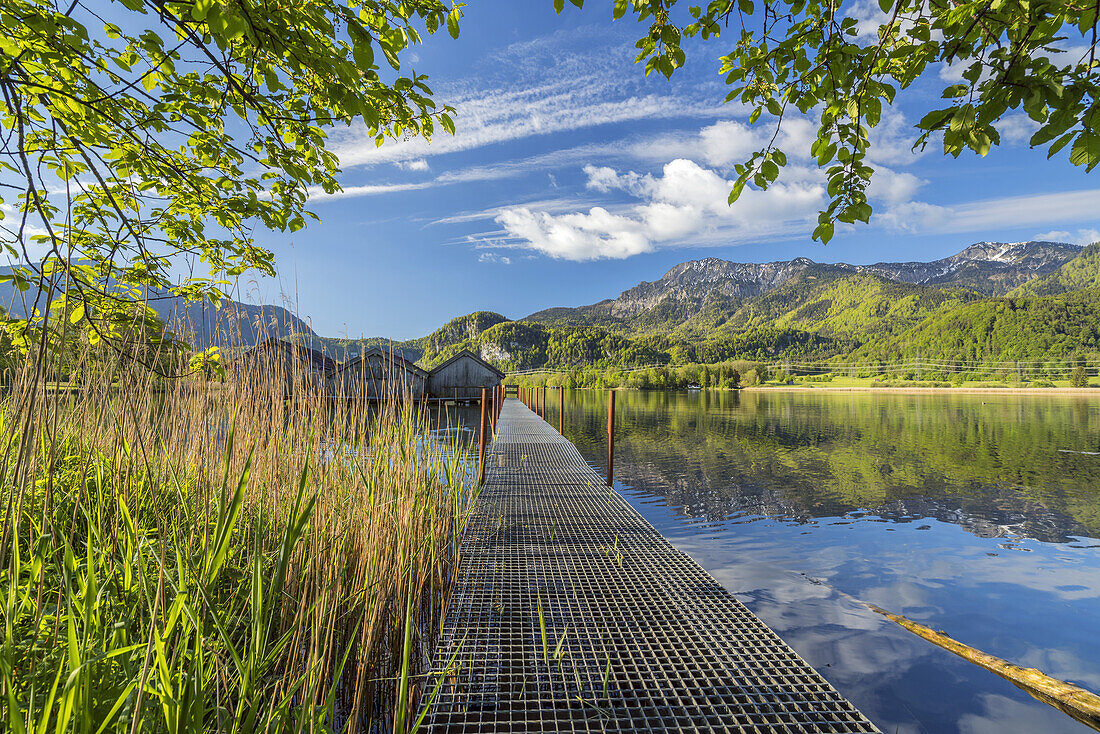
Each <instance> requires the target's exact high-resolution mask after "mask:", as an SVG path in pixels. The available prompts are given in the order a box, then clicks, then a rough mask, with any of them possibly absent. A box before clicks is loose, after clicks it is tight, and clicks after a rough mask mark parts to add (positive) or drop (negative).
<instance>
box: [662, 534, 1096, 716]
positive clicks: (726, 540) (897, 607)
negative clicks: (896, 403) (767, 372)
mask: <svg viewBox="0 0 1100 734" xmlns="http://www.w3.org/2000/svg"><path fill="white" fill-rule="evenodd" d="M955 530H956V531H958V529H955ZM960 532H961V531H960ZM670 539H671V540H672V542H673V544H674V545H675V546H676V547H677V548H679V549H680V550H682V551H684V552H685V553H688V554H689V555H691V556H692V557H693V558H695V559H696V560H697V561H698V562H699V563H700V564H701V565H702V566H703V567H704V568H706V569H707V571H708V572H709V573H711V574H712V575H713V576H714V577H715V578H716V579H717V580H718V581H719V583H721V584H722V585H723V586H724V587H725V588H727V589H729V590H730V591H731V592H732V593H734V594H735V595H736V596H737V597H738V598H739V599H740V600H741V601H742V602H744V603H745V604H746V605H747V606H748V607H749V608H750V609H752V611H753V612H754V613H755V614H756V615H757V616H759V617H760V618H761V619H762V620H763V621H764V622H765V623H766V624H767V625H768V626H769V627H771V629H773V630H774V631H775V632H776V633H777V634H779V635H780V636H781V637H782V638H783V640H784V641H785V642H787V644H789V645H790V646H791V647H792V648H794V649H795V651H797V652H798V654H799V655H801V656H802V657H803V658H804V659H805V660H806V661H807V662H808V663H810V665H812V666H814V668H816V669H817V670H818V671H819V672H820V673H821V674H822V675H824V676H825V678H826V679H828V680H829V681H830V682H831V683H832V684H833V685H835V686H837V688H838V689H839V690H840V691H841V692H843V694H844V695H845V697H847V698H848V699H849V700H851V701H852V702H853V703H854V704H855V705H856V706H857V707H858V708H859V709H860V710H861V711H863V713H864V714H866V715H867V716H869V717H870V718H871V719H872V720H873V721H874V722H875V723H876V724H877V725H878V726H879V727H880V728H882V730H883V731H889V732H895V731H896V732H912V733H913V734H916V733H917V732H937V734H939V733H948V732H960V733H961V732H975V733H978V732H994V731H995V732H996V733H997V734H1031V733H1032V732H1074V731H1078V730H1079V728H1080V727H1079V725H1078V724H1077V723H1076V722H1074V721H1073V720H1072V719H1069V718H1068V717H1066V716H1064V715H1063V714H1061V713H1060V712H1058V711H1056V710H1054V709H1052V708H1049V707H1047V706H1046V705H1044V704H1041V703H1039V702H1037V701H1034V700H1033V699H1031V698H1030V697H1028V696H1027V694H1025V693H1023V692H1022V691H1018V689H1016V688H1014V687H1013V686H1012V685H1011V684H1010V683H1008V682H1007V681H1004V680H1002V679H1000V678H999V677H997V676H995V675H994V674H992V673H989V672H987V671H985V670H982V669H980V668H978V667H977V666H975V665H973V664H971V663H969V662H967V661H965V660H963V659H961V658H959V657H956V656H955V655H953V654H951V653H949V652H947V651H945V650H941V649H939V648H937V647H936V646H935V645H932V644H931V643H929V642H927V641H925V640H923V639H921V638H919V637H916V636H915V635H913V634H911V633H910V632H908V631H906V630H904V629H902V628H901V627H899V626H897V625H896V624H894V623H892V622H889V621H887V620H885V619H884V618H882V617H881V616H879V615H878V614H876V613H874V612H872V611H871V610H869V609H867V608H866V607H865V606H863V605H862V604H860V603H859V602H858V601H856V600H855V599H853V598H852V597H849V596H848V595H846V594H844V593H841V592H838V591H837V590H835V589H833V588H832V587H831V586H829V585H828V581H822V580H818V579H815V578H813V577H810V576H805V575H802V574H800V573H795V572H792V571H789V570H786V569H784V568H783V567H782V566H781V565H777V564H774V563H767V562H763V561H760V560H754V559H753V557H754V556H757V557H767V556H768V555H772V556H774V555H776V554H775V548H774V546H775V544H776V543H778V542H779V539H777V538H773V547H772V553H770V554H769V553H767V548H766V544H765V543H763V542H762V540H761V539H759V538H757V539H753V540H752V541H751V542H740V541H733V540H732V539H731V538H730V536H728V535H722V536H714V535H710V534H708V535H706V536H698V535H689V536H674V537H671V538H670ZM731 546H733V547H735V548H736V550H731ZM749 546H756V548H757V550H758V551H759V553H758V554H754V553H750V552H747V551H746V550H745V549H746V547H749ZM786 551H787V552H788V553H797V550H796V549H791V548H789V547H788V548H786ZM847 552H848V553H849V554H850V553H851V549H850V548H849V549H848V551H847ZM970 555H972V556H973V560H980V559H984V558H986V556H984V554H982V553H978V552H976V551H975V552H974V553H972V554H970ZM902 559H906V562H904V563H903V562H902ZM799 560H801V561H802V562H803V563H804V564H806V566H807V567H809V566H811V565H812V567H813V569H814V573H816V574H818V575H819V576H821V577H825V578H826V579H827V578H831V577H834V576H835V575H837V574H839V575H840V576H841V577H844V576H845V574H848V573H852V572H853V568H851V567H852V566H853V565H857V566H858V567H859V568H864V567H866V568H865V569H864V573H862V574H860V573H856V574H855V578H859V577H860V576H862V577H863V579H864V581H868V580H878V577H877V574H881V573H882V572H883V571H884V570H890V569H893V570H897V571H898V573H899V575H898V576H896V577H892V578H894V581H893V582H892V583H886V584H882V583H880V584H876V585H873V586H868V587H867V588H866V589H865V590H864V591H861V592H860V596H861V597H862V598H863V599H864V600H865V601H869V602H872V603H875V604H878V605H879V606H882V607H885V608H888V609H891V610H894V611H901V610H903V609H904V610H905V611H906V612H907V613H908V614H909V615H911V616H913V617H914V618H919V617H924V618H931V619H935V618H936V617H944V616H949V612H947V611H945V608H947V609H950V608H951V605H950V604H946V603H945V599H944V598H943V596H942V595H943V594H954V593H955V592H956V591H957V584H958V579H957V578H955V577H956V576H958V575H959V574H960V573H961V571H960V566H959V565H958V564H956V563H949V562H946V561H942V560H941V561H935V562H926V561H924V560H922V558H921V557H920V556H919V555H917V556H914V555H913V554H911V553H909V554H907V553H906V552H905V549H904V548H899V549H898V550H897V552H896V553H895V554H894V556H893V557H890V558H885V559H884V558H881V557H871V558H862V559H859V562H858V564H854V563H853V561H852V559H851V558H850V557H849V558H845V554H844V553H843V552H840V551H839V550H838V549H833V548H828V549H823V552H822V553H821V554H817V553H814V554H812V555H807V556H803V557H801V558H800V559H799ZM995 560H997V559H995ZM788 563H793V559H792V558H790V557H787V558H785V559H784V560H783V565H787V564H788ZM879 564H882V565H881V566H880V565H879ZM997 565H1003V566H1004V567H1005V570H1006V573H1007V572H1010V571H1011V569H1012V568H1013V564H1012V562H1010V561H1009V560H1007V559H1005V560H997ZM871 568H875V569H876V572H875V573H876V576H872V575H871V571H870V570H869V569H871ZM1051 570H1052V569H1050V568H1049V567H1047V566H1044V565H1043V564H1039V567H1037V568H1036V570H1035V573H1049V572H1050V571H1051ZM922 573H927V574H928V575H929V577H930V580H929V581H927V583H926V581H925V580H924V579H923V578H922V577H921V574H922ZM901 574H912V575H910V576H908V577H906V576H905V575H901ZM1056 575H1057V574H1056ZM983 583H988V580H987V579H986V578H985V577H984V576H983V577H982V578H980V579H975V580H974V581H973V584H974V585H980V584H983ZM998 583H1007V582H1006V581H998ZM971 593H973V592H971ZM935 602H939V603H938V604H937V603H935ZM959 603H960V604H961V605H962V606H963V607H964V608H966V609H967V610H968V611H969V610H970V607H969V606H968V603H967V601H966V600H965V599H963V600H960V601H959ZM954 611H955V613H958V610H954ZM997 614H998V612H997V609H996V608H995V607H990V608H988V609H985V610H981V616H982V617H983V618H985V617H986V616H987V615H991V616H992V617H996V616H997ZM949 631H950V630H949ZM964 641H968V640H964ZM1021 644H1026V643H1021ZM1028 651H1029V652H1028V654H1026V655H1022V656H1021V657H1020V658H1019V659H1018V660H1015V661H1014V662H1019V663H1021V664H1024V665H1028V666H1034V667H1038V668H1040V669H1041V670H1044V671H1046V672H1048V673H1049V674H1051V675H1055V676H1056V677H1062V678H1066V679H1071V680H1075V681H1077V682H1080V683H1082V684H1085V685H1090V686H1093V687H1100V673H1098V674H1088V673H1086V674H1084V675H1082V671H1086V670H1088V669H1089V668H1095V666H1094V665H1093V664H1092V663H1091V662H1090V661H1089V660H1087V659H1084V658H1082V657H1081V656H1078V655H1076V654H1074V653H1072V652H1068V651H1066V650H1063V649H1055V650H1042V649H1038V648H1034V647H1029V648H1028ZM1006 711H1011V712H1013V713H1012V714H1011V715H1006V714H1005V713H1004V712H1006Z"/></svg>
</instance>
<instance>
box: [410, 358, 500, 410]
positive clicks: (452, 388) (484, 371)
mask: <svg viewBox="0 0 1100 734" xmlns="http://www.w3.org/2000/svg"><path fill="white" fill-rule="evenodd" d="M503 380H504V373H503V372H501V371H500V370H498V369H497V368H496V367H494V366H493V365H491V364H489V363H488V362H486V361H485V360H483V359H482V358H481V357H478V356H477V355H476V354H474V353H473V352H471V351H469V350H465V349H464V350H462V351H461V352H459V353H458V354H456V355H455V356H453V357H451V358H450V359H448V360H447V361H446V362H444V363H442V364H440V365H437V366H436V367H434V368H432V371H431V372H430V373H429V375H428V393H429V394H430V395H431V396H432V397H434V398H440V399H448V398H449V399H456V400H471V399H475V398H476V399H480V398H481V391H482V389H485V388H488V389H492V388H494V387H497V386H498V385H500V383H501V382H502V381H503Z"/></svg>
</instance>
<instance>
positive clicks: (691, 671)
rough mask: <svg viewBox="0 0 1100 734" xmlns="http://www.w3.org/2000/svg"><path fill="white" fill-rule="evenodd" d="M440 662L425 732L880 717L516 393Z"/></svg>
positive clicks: (740, 727) (495, 448)
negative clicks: (677, 542)
mask: <svg viewBox="0 0 1100 734" xmlns="http://www.w3.org/2000/svg"><path fill="white" fill-rule="evenodd" d="M435 666H436V667H435V670H436V672H437V673H438V672H441V671H442V672H443V673H444V677H443V684H442V685H441V686H440V688H439V690H438V693H437V694H436V697H435V699H434V700H433V701H431V703H430V704H429V707H428V710H427V712H426V717H425V719H424V724H425V726H426V728H427V729H428V730H429V731H448V732H496V731H525V732H550V731H554V732H558V731H578V732H588V731H611V732H615V731H670V730H674V731H683V732H703V731H708V732H709V731H723V732H758V733H768V734H772V733H777V732H838V733H847V732H874V731H877V729H875V727H874V726H873V725H872V724H871V723H870V722H869V721H867V719H865V718H864V717H863V716H862V715H861V714H860V713H859V711H857V710H856V709H855V707H854V706H852V704H851V703H849V702H848V701H847V700H845V699H844V698H843V697H842V696H841V695H840V694H839V693H838V692H837V691H836V690H835V689H834V688H833V687H832V686H830V685H829V684H828V683H827V682H826V681H825V680H824V679H823V678H822V677H821V676H820V675H819V674H818V673H817V672H816V671H814V670H813V669H812V668H811V667H810V666H809V665H807V664H806V662H804V661H803V660H802V659H801V658H799V657H798V655H797V654H796V653H795V652H794V651H793V650H792V649H791V648H789V647H788V646H787V645H786V644H785V643H784V642H783V641H782V640H780V639H779V637H778V636H776V634H775V633H774V632H772V631H771V630H770V629H768V627H766V626H765V625H764V623H763V622H761V621H760V620H759V619H757V618H756V616H754V615H753V614H752V612H750V611H749V610H748V609H747V608H746V607H745V606H744V605H742V604H741V603H740V602H738V601H737V600H736V599H734V598H733V596H732V595H730V594H729V592H727V591H726V590H725V589H724V588H722V586H721V585H719V584H718V582H717V581H715V580H714V579H713V578H712V577H711V576H710V575H708V574H707V573H706V572H705V571H703V569H702V568H700V567H699V566H698V565H697V564H696V563H695V562H694V561H692V560H691V559H690V558H689V557H687V556H686V555H684V554H683V553H681V552H679V551H677V550H676V549H675V548H673V547H672V545H671V544H670V543H669V542H668V541H667V540H665V539H664V537H663V536H662V535H661V534H660V533H658V532H657V530H656V529H655V528H654V527H653V526H652V525H650V524H649V523H648V522H646V520H645V519H643V518H642V516H641V515H639V514H638V513H637V512H636V511H635V510H634V509H633V508H631V507H630V505H628V504H627V503H626V501H625V500H624V499H623V498H622V497H621V496H620V495H619V494H618V493H617V492H615V491H613V490H612V489H611V488H609V487H607V486H605V484H604V480H603V478H602V477H601V476H600V475H599V474H597V473H596V472H595V471H594V470H593V469H592V468H591V467H589V466H588V465H587V464H586V463H585V461H584V459H583V458H581V455H580V453H579V452H578V451H577V449H576V447H574V446H573V444H571V443H570V442H568V441H567V440H566V439H565V438H563V437H562V436H561V435H560V434H559V433H558V432H557V431H555V430H554V429H553V428H551V427H550V426H549V425H548V424H547V423H546V422H545V421H543V420H542V419H540V418H539V417H538V416H536V415H535V414H534V413H532V412H531V411H530V410H528V409H527V408H526V407H525V406H524V405H523V404H522V403H521V402H520V401H518V400H514V399H508V400H507V401H506V402H505V404H504V406H503V409H502V414H501V418H500V422H499V425H498V427H497V432H496V437H495V439H494V441H493V444H492V447H491V453H490V455H489V457H488V460H487V468H486V481H485V486H484V488H483V489H482V492H481V495H480V497H479V499H478V502H477V505H476V507H475V508H474V512H473V515H472V517H471V518H470V521H469V524H468V525H467V527H466V530H465V533H464V535H463V538H462V557H461V561H460V566H459V573H458V579H457V583H456V587H455V590H454V594H453V596H452V598H451V601H450V604H449V606H448V608H447V614H446V618H445V622H444V628H443V634H442V637H441V641H440V645H439V649H438V651H437V654H436V660H435ZM430 687H431V686H429V688H430Z"/></svg>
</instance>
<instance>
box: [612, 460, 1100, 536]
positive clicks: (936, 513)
mask: <svg viewBox="0 0 1100 734" xmlns="http://www.w3.org/2000/svg"><path fill="white" fill-rule="evenodd" d="M617 478H618V480H619V481H621V482H623V483H624V484H626V485H627V486H629V487H631V488H633V489H635V490H637V491H639V492H642V493H644V494H648V495H652V496H659V497H663V498H664V499H665V500H666V502H667V503H668V505H669V506H671V507H674V508H675V509H676V511H677V512H678V513H680V514H682V515H684V516H685V517H689V518H692V519H697V520H701V521H706V522H718V521H722V520H729V519H731V518H735V517H743V516H760V517H771V518H777V519H782V520H790V521H792V522H797V523H811V522H814V520H816V519H817V518H823V517H851V518H857V519H863V518H867V517H870V518H877V519H882V520H885V521H888V522H893V523H909V522H913V521H916V520H922V519H927V518H933V519H936V520H939V521H940V522H945V523H951V524H952V525H958V526H960V527H962V528H963V529H964V530H966V531H967V532H969V533H972V534H973V535H976V536H978V537H979V538H1004V537H1026V538H1034V539H1036V540H1040V541H1043V542H1045V543H1066V542H1069V541H1071V540H1072V539H1073V537H1076V536H1082V535H1088V534H1089V531H1088V529H1087V528H1086V527H1085V526H1084V525H1082V524H1081V523H1079V522H1077V521H1076V520H1075V519H1074V518H1073V517H1071V516H1069V515H1067V514H1065V513H1063V512H1058V511H1055V510H1051V509H1049V508H1047V507H1045V506H1044V505H1042V504H1041V503H1038V502H1034V501H1030V500H1027V499H1026V498H1021V497H1020V496H1019V494H1018V493H1017V491H1016V489H1015V488H1010V487H991V488H990V494H988V495H986V496H985V498H984V499H985V500H986V502H987V503H988V504H985V505H984V506H975V505H976V503H974V502H973V501H970V502H964V501H963V499H962V498H960V497H957V496H944V497H939V498H930V497H907V498H899V499H894V500H890V501H889V502H886V503H885V504H882V505H880V506H878V507H863V508H861V507H854V506H851V505H845V504H843V503H839V502H836V501H831V500H821V501H815V502H812V503H809V504H803V503H799V502H798V501H796V500H792V499H791V498H789V497H786V496H784V495H783V493H782V492H781V491H779V490H774V489H769V488H768V487H766V486H763V485H761V484H757V483H752V482H727V483H725V484H723V485H720V486H711V485H710V484H709V483H708V482H707V479H706V477H705V475H702V474H701V473H697V474H695V475H694V476H686V475H683V474H680V473H677V472H675V471H673V470H666V471H662V469H661V468H659V467H657V466H654V465H648V464H637V463H634V462H632V463H631V465H630V466H629V467H624V468H622V469H621V470H620V471H619V477H617Z"/></svg>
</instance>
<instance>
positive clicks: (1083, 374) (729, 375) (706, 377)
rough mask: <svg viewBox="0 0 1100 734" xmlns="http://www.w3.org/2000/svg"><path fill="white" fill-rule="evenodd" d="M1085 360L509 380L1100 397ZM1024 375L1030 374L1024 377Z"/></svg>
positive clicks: (653, 370)
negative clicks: (1047, 364) (952, 368)
mask: <svg viewBox="0 0 1100 734" xmlns="http://www.w3.org/2000/svg"><path fill="white" fill-rule="evenodd" d="M1094 372H1096V370H1095V369H1094V368H1093V367H1092V366H1091V365H1090V366H1088V367H1087V368H1086V363H1084V362H1081V363H1080V364H1079V365H1077V366H1076V367H1072V368H1070V369H1064V368H1057V369H1049V370H1043V369H1042V367H1041V366H1036V365H1025V366H1023V368H1022V370H1021V371H1019V372H1017V371H1015V370H999V371H997V372H992V373H955V374H951V373H937V372H935V371H933V370H924V371H923V374H921V372H919V371H917V370H913V371H901V372H879V371H876V370H875V369H874V366H873V365H868V366H864V367H862V368H851V369H847V368H846V369H844V370H843V371H840V372H818V373H815V374H799V373H798V372H797V371H796V370H789V369H785V368H784V366H783V365H769V364H765V363H762V362H747V361H735V362H725V363H720V364H688V365H681V366H664V365H660V366H653V367H643V368H622V369H614V368H609V369H603V370H601V369H593V368H578V369H575V370H569V371H565V370H526V371H523V372H519V373H515V372H513V373H510V374H509V375H508V376H507V378H506V382H507V383H508V384H518V385H521V386H524V387H566V388H573V389H585V388H593V389H613V388H615V389H618V388H628V389H637V390H738V389H751V390H781V389H785V390H818V391H823V392H824V391H832V392H852V391H884V392H885V391H892V392H927V393H935V392H945V393H963V392H971V393H983V394H984V393H990V394H993V393H996V394H1010V393H1015V394H1058V395H1074V394H1079V395H1093V394H1095V395H1100V389H1096V388H1100V376H1098V375H1095V374H1092V373H1094ZM1025 375H1026V376H1025Z"/></svg>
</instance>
